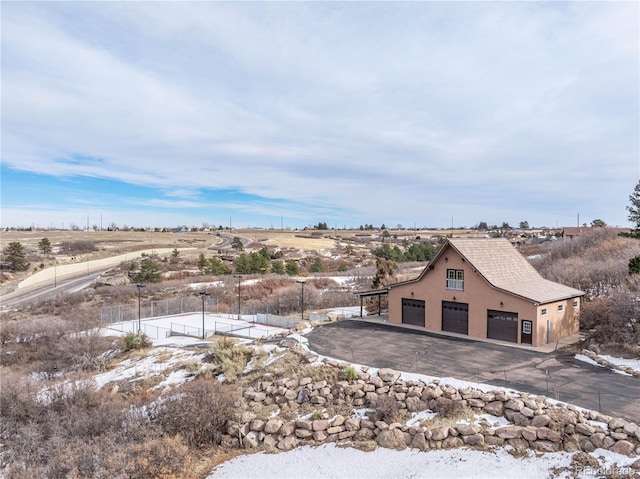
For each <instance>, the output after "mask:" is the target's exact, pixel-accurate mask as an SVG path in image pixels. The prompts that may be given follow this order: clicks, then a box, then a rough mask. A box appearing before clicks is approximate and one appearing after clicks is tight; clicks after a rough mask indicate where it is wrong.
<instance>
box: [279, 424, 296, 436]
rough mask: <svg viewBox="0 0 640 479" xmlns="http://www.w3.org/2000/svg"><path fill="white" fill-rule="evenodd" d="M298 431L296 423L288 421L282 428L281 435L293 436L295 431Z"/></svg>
mask: <svg viewBox="0 0 640 479" xmlns="http://www.w3.org/2000/svg"><path fill="white" fill-rule="evenodd" d="M295 430H296V423H295V421H287V422H283V423H282V427H281V428H280V434H282V435H283V436H291V435H293V431H295Z"/></svg>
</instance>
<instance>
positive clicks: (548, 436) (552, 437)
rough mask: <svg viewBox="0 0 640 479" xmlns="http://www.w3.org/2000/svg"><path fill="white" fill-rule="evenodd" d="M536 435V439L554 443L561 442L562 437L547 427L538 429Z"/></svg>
mask: <svg viewBox="0 0 640 479" xmlns="http://www.w3.org/2000/svg"><path fill="white" fill-rule="evenodd" d="M536 433H537V435H538V439H542V440H546V441H551V442H556V443H559V442H562V436H561V435H560V434H558V433H557V432H556V431H553V430H552V429H549V428H548V427H539V428H538V429H537V431H536Z"/></svg>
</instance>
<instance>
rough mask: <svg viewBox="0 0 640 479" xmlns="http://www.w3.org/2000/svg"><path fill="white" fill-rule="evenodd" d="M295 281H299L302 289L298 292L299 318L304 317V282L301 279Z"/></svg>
mask: <svg viewBox="0 0 640 479" xmlns="http://www.w3.org/2000/svg"><path fill="white" fill-rule="evenodd" d="M296 283H300V284H301V285H302V291H301V293H300V319H304V283H305V281H304V280H303V279H299V280H297V281H296Z"/></svg>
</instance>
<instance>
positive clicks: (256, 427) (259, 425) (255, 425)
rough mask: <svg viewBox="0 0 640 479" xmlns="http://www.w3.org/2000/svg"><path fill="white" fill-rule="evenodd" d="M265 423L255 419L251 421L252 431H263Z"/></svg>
mask: <svg viewBox="0 0 640 479" xmlns="http://www.w3.org/2000/svg"><path fill="white" fill-rule="evenodd" d="M264 424H265V423H264V421H262V420H261V419H254V420H253V421H251V425H250V429H251V430H252V431H262V430H263V429H264Z"/></svg>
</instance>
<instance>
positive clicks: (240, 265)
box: [233, 253, 251, 274]
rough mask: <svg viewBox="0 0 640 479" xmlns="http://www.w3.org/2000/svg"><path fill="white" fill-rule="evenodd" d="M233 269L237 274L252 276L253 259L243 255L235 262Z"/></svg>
mask: <svg viewBox="0 0 640 479" xmlns="http://www.w3.org/2000/svg"><path fill="white" fill-rule="evenodd" d="M233 268H234V270H235V272H236V274H250V273H251V258H250V257H249V255H248V254H246V253H242V254H241V255H240V256H238V257H237V258H236V260H235V261H234V262H233Z"/></svg>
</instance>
